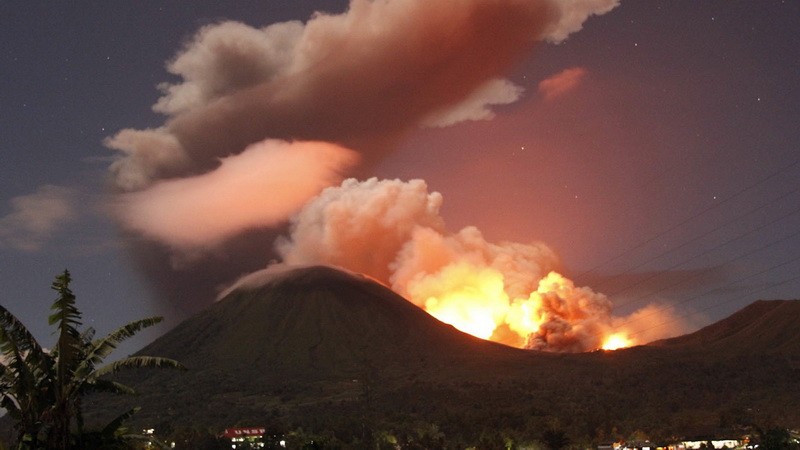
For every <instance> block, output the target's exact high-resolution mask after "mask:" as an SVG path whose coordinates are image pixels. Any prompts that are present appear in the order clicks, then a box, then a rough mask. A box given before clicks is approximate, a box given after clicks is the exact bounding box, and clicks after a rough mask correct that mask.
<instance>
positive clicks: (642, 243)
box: [575, 160, 800, 278]
mask: <svg viewBox="0 0 800 450" xmlns="http://www.w3.org/2000/svg"><path fill="white" fill-rule="evenodd" d="M798 163H800V160H795V161H794V162H792V163H791V164H788V165H786V166H783V167H782V168H780V169H778V170H776V171H774V172H772V173H770V174H769V175H767V176H766V177H764V178H761V179H760V180H758V181H756V182H755V183H753V184H750V185H748V186H746V187H744V188H742V189H740V190H738V191H736V192H735V193H733V194H732V195H729V196H727V197H725V198H723V199H722V200H720V201H718V202H716V203H714V204H712V205H710V206H708V207H706V208H705V209H703V210H702V211H700V212H698V213H696V214H693V215H691V216H689V217H687V218H686V219H684V220H682V221H681V222H679V223H677V224H675V225H673V226H671V227H669V228H667V229H666V230H663V231H661V232H659V233H657V234H656V235H654V236H652V237H650V238H647V239H645V240H643V241H640V242H639V243H638V244H636V245H634V246H633V247H631V248H629V249H627V250H624V251H623V252H621V253H619V254H617V255H616V256H613V257H611V258H609V259H606V260H605V261H603V262H601V263H599V264H597V265H595V266H594V267H592V268H591V269H589V270H586V271H584V272H582V273H580V274H578V275H577V276H576V277H575V278H579V277H582V276H585V275H587V274H589V273H592V272H596V271H597V269H599V268H601V267H603V266H605V265H608V264H609V263H611V262H613V261H616V260H618V259H619V258H621V257H623V256H625V255H627V254H629V253H631V252H632V251H634V250H638V249H640V248H642V247H644V246H645V245H647V244H649V243H651V242H653V241H655V240H656V239H659V238H661V237H663V236H664V235H666V234H668V233H670V232H672V231H675V230H677V229H678V228H680V227H682V226H684V225H686V224H688V223H690V222H691V221H693V220H695V219H697V218H698V217H700V216H702V215H704V214H706V213H708V212H710V211H712V210H714V209H717V208H719V207H721V206H722V205H724V204H727V203H728V202H730V201H732V200H733V199H735V198H738V197H739V196H741V195H742V194H744V193H746V192H749V191H750V190H752V189H755V188H756V187H758V186H760V185H762V184H764V183H766V182H767V181H769V180H771V179H773V178H775V177H777V176H778V175H780V174H782V173H784V172H786V171H788V170H790V169H792V168H794V167H795V166H797V165H798Z"/></svg>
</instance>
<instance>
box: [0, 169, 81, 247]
mask: <svg viewBox="0 0 800 450" xmlns="http://www.w3.org/2000/svg"><path fill="white" fill-rule="evenodd" d="M11 207H12V211H11V212H10V213H8V214H6V215H5V216H3V217H0V247H6V246H7V247H12V248H16V249H18V250H24V251H29V252H33V251H37V250H39V249H40V248H41V246H42V245H43V244H44V243H45V242H46V241H47V240H48V239H49V238H50V237H52V235H53V233H55V232H56V231H57V230H58V229H59V227H61V226H63V225H64V224H66V223H68V222H71V221H73V220H75V218H76V216H77V215H76V213H75V191H74V190H73V189H71V188H67V187H63V186H53V185H50V184H47V185H44V186H40V187H39V189H37V190H36V192H33V193H31V194H27V195H20V196H18V197H14V198H12V199H11Z"/></svg>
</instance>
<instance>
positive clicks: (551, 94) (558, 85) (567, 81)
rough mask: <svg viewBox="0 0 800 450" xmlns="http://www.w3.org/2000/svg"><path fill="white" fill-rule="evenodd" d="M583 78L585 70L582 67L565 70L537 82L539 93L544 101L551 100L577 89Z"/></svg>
mask: <svg viewBox="0 0 800 450" xmlns="http://www.w3.org/2000/svg"><path fill="white" fill-rule="evenodd" d="M585 77H586V69H584V68H583V67H573V68H570V69H565V70H563V71H561V72H559V73H557V74H555V75H553V76H552V77H550V78H548V79H546V80H542V81H541V82H539V93H540V94H542V96H544V99H545V100H553V99H555V98H558V97H561V96H562V95H564V94H566V93H568V92H570V91H572V90H573V89H575V88H576V87H578V85H579V84H580V83H581V82H582V81H583V79H584V78H585Z"/></svg>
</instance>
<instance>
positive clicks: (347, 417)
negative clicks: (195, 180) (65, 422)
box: [86, 267, 800, 444]
mask: <svg viewBox="0 0 800 450" xmlns="http://www.w3.org/2000/svg"><path fill="white" fill-rule="evenodd" d="M799 325H800V301H771V302H763V301H762V302H756V303H754V304H753V305H751V306H750V307H748V308H746V309H745V310H743V311H742V312H740V313H738V314H734V315H733V316H731V317H730V318H729V319H726V320H723V321H721V322H719V323H717V324H714V325H711V326H709V327H706V328H704V329H703V330H700V331H698V332H696V333H693V334H691V335H687V336H683V337H680V338H675V339H671V340H665V341H661V342H658V343H655V344H653V345H647V346H638V347H633V348H629V349H625V350H618V351H614V352H605V351H596V352H590V353H581V354H552V353H544V352H535V351H527V350H521V349H516V348H511V347H507V346H504V345H501V344H496V343H493V342H489V341H484V340H481V339H478V338H475V337H473V336H470V335H467V334H465V333H462V332H460V331H458V330H456V329H455V328H453V327H452V326H450V325H447V324H444V323H442V322H440V321H438V320H436V319H434V318H433V317H431V316H430V315H428V314H427V313H425V312H424V311H422V310H421V309H419V308H417V307H416V306H414V305H413V304H411V303H410V302H408V301H406V300H405V299H404V298H402V297H400V296H399V295H397V294H395V293H394V292H392V291H391V290H389V289H388V288H386V287H385V286H383V285H381V284H379V283H377V282H374V281H372V280H371V279H369V278H366V277H364V276H361V275H356V274H350V273H345V272H342V271H339V270H336V269H332V268H329V267H307V268H300V269H294V270H288V271H285V272H282V273H278V274H275V275H273V276H272V277H271V278H270V279H269V280H268V281H266V282H265V283H264V284H263V285H261V286H259V287H253V288H244V287H243V288H239V289H237V290H235V291H233V292H231V293H230V294H228V295H227V296H226V297H225V298H223V299H222V300H220V301H219V302H217V303H215V304H214V305H212V306H211V307H209V308H208V309H206V310H205V311H203V312H201V313H199V314H197V315H196V316H194V317H193V318H191V319H189V320H187V321H185V322H183V323H182V324H181V325H179V326H178V327H176V328H175V329H173V330H171V331H169V332H168V333H166V334H165V335H164V336H162V337H160V338H158V339H157V340H155V341H154V342H153V343H151V344H150V345H148V346H147V347H145V348H144V349H143V350H142V353H143V354H148V355H158V356H165V357H169V358H175V359H177V360H179V361H181V362H182V363H183V364H184V365H186V366H187V367H188V368H189V370H188V371H187V372H173V371H141V372H134V373H129V374H126V376H125V377H124V379H122V380H121V381H123V382H125V383H127V384H130V385H132V386H133V387H134V388H135V389H136V390H137V391H138V392H139V396H138V397H134V398H128V397H115V398H106V397H95V398H90V399H89V402H87V406H86V411H87V417H88V418H89V419H90V420H91V418H92V417H94V418H101V417H109V416H111V415H112V414H114V413H119V412H120V411H122V410H125V409H126V408H129V407H131V406H133V405H138V406H141V407H142V410H141V412H140V413H139V414H138V415H137V416H135V419H134V423H135V424H136V425H141V426H146V427H156V428H157V429H159V428H165V427H166V428H168V429H175V428H176V427H198V426H200V427H203V428H207V429H218V430H221V429H223V428H225V427H229V426H234V425H247V426H255V425H258V426H268V427H272V428H273V429H276V430H284V431H286V430H293V429H299V428H302V429H305V430H316V431H318V432H322V431H325V432H329V433H333V432H335V433H336V435H337V436H338V438H339V439H341V440H342V442H347V439H346V438H343V437H342V436H345V435H347V436H350V438H351V439H352V438H353V433H355V431H354V430H360V431H358V433H362V434H363V433H366V431H365V430H372V431H375V430H383V431H387V432H388V431H392V432H394V433H400V432H401V431H400V430H406V431H405V432H408V433H410V432H411V431H408V430H410V429H417V428H418V427H419V426H420V424H427V425H433V426H435V429H436V430H438V431H437V433H440V434H441V435H442V436H446V437H447V441H448V442H462V443H464V444H468V443H470V442H477V440H480V439H481V436H484V435H496V434H497V433H499V430H510V431H508V432H509V433H512V434H513V433H517V434H521V435H526V436H527V435H532V436H533V435H536V436H538V434H537V433H541V431H542V430H544V429H548V428H552V427H553V426H554V425H553V424H557V426H558V427H559V428H561V429H564V430H568V431H569V433H571V434H572V435H574V436H582V437H586V436H588V437H589V438H590V439H599V440H603V439H610V438H614V436H612V435H613V433H614V432H616V433H620V432H623V431H626V430H627V432H633V431H635V430H648V432H649V433H652V435H653V436H661V435H664V436H681V435H688V434H696V433H717V432H719V431H720V430H728V431H730V430H738V431H735V432H741V430H742V429H744V428H746V427H750V426H754V425H758V426H763V425H764V424H774V423H776V421H779V422H780V423H784V424H786V426H794V427H796V426H798V425H800V411H799V410H798V408H796V405H797V404H798V403H800V351H798V349H800V334H799V333H798V332H797V330H798V326H799ZM613 430H616V431H613ZM348 433H349V434H348ZM487 433H488V434H487ZM492 433H494V434H492ZM498 439H499V438H498Z"/></svg>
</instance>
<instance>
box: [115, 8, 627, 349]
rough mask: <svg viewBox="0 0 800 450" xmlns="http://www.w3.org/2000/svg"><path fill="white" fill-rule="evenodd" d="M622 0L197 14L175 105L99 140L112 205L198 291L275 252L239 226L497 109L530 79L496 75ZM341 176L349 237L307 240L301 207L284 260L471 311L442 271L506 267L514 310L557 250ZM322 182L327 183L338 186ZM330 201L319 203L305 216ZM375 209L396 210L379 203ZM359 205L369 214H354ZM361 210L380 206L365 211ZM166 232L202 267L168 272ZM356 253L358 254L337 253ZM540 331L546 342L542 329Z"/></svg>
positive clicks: (178, 71)
mask: <svg viewBox="0 0 800 450" xmlns="http://www.w3.org/2000/svg"><path fill="white" fill-rule="evenodd" d="M617 3H618V2H617V1H614V0H452V1H448V2H438V1H429V0H378V1H374V0H351V2H350V5H349V8H348V10H347V11H346V12H344V13H342V14H335V15H333V14H323V13H319V14H316V15H314V16H313V17H312V18H311V19H310V20H308V21H307V22H305V23H302V22H296V21H294V22H284V23H278V24H273V25H269V26H266V27H263V28H254V27H251V26H248V25H244V24H241V23H237V22H222V23H218V24H214V25H209V26H206V27H203V28H202V29H201V30H200V31H199V32H198V33H197V34H196V35H195V36H194V38H193V39H191V40H190V41H189V42H188V44H187V45H186V47H185V48H184V49H183V50H182V51H181V52H180V53H179V54H178V55H177V56H176V57H175V58H174V59H173V60H172V61H171V62H170V63H169V64H168V66H167V69H168V70H169V71H170V72H171V73H172V74H174V75H176V76H178V77H180V78H181V80H182V81H180V82H178V83H174V84H162V85H161V86H160V89H161V91H162V93H163V96H162V97H161V98H160V99H159V100H158V101H157V102H156V104H155V106H154V107H153V108H154V110H155V111H157V112H159V113H162V114H164V115H165V116H166V119H165V122H164V124H163V125H162V126H160V127H157V128H153V129H146V130H133V129H127V130H122V131H120V132H119V133H118V134H116V135H115V136H113V137H111V138H109V139H108V140H107V141H106V145H107V146H108V147H109V148H111V149H114V150H116V151H118V152H119V158H118V159H117V160H116V161H115V162H114V163H113V164H112V166H111V173H112V178H113V182H114V184H115V187H116V188H117V193H118V201H117V202H116V206H117V207H116V208H115V211H116V212H117V217H118V219H119V220H120V222H121V224H122V225H123V226H124V227H125V229H126V230H129V231H130V232H132V233H134V234H136V235H141V236H144V237H146V238H147V239H146V240H145V241H144V242H140V244H141V245H140V246H139V247H136V248H135V249H134V253H135V255H134V256H135V258H136V259H137V260H138V261H141V264H142V265H143V266H144V267H145V270H147V271H149V272H150V275H152V276H153V277H156V278H155V279H157V280H159V281H158V282H157V283H161V284H165V283H174V282H175V281H174V280H189V281H188V283H190V284H191V286H190V287H193V288H196V289H197V288H198V286H200V287H204V288H205V287H208V286H206V285H203V283H204V282H205V281H206V280H208V282H209V283H213V284H214V287H217V285H218V284H220V283H222V282H223V281H224V280H222V279H220V277H221V276H222V275H220V273H225V274H227V275H230V274H229V272H227V271H229V270H230V268H231V267H232V266H234V265H235V264H232V263H231V261H238V262H239V265H237V266H236V267H239V268H240V267H250V268H251V270H252V269H255V268H256V267H259V266H261V267H263V264H264V262H265V261H266V260H268V259H270V255H269V254H268V252H266V251H262V252H261V254H262V255H263V256H262V258H261V259H260V260H252V261H250V260H248V261H247V262H242V261H243V260H244V258H245V256H244V255H243V253H244V254H246V255H247V256H246V257H247V258H252V257H253V256H252V255H253V254H254V253H257V250H258V249H259V248H260V247H259V246H258V245H247V243H245V242H244V241H246V240H249V239H251V238H254V239H257V241H258V243H259V244H262V243H263V242H264V241H265V240H268V238H271V237H274V235H275V234H276V233H277V232H276V231H275V230H276V228H273V227H278V228H277V229H280V224H281V222H284V221H285V220H287V219H288V218H289V217H290V216H291V215H292V214H294V213H296V212H297V211H298V210H300V208H302V207H303V205H304V204H305V203H306V201H307V200H308V199H309V198H310V197H311V196H313V195H315V194H317V193H318V192H319V191H320V189H322V188H323V187H325V186H332V185H335V184H337V183H339V182H340V181H341V177H340V175H341V173H342V172H343V171H346V170H347V169H349V168H352V167H353V164H354V163H355V162H356V160H358V161H360V165H359V170H361V171H362V173H363V171H367V170H368V168H369V166H370V164H373V163H375V162H376V161H378V160H379V159H380V158H381V157H383V156H384V155H386V154H387V153H388V152H391V151H392V150H393V148H394V147H395V144H396V143H397V142H398V140H399V139H401V138H402V136H403V135H404V134H405V133H406V132H408V131H409V130H412V129H415V128H417V127H420V126H448V125H452V124H454V123H457V122H462V121H465V120H486V119H490V118H491V117H492V116H493V115H494V111H493V110H492V107H493V106H496V105H504V104H509V103H512V102H514V101H516V100H517V99H519V98H520V97H521V96H522V94H523V90H522V88H521V87H519V86H516V85H514V84H513V83H511V82H510V81H508V80H505V79H504V78H503V76H504V75H505V74H506V73H507V72H508V70H509V69H510V68H512V66H513V65H514V64H515V63H516V62H517V61H518V60H519V59H520V58H521V57H523V56H525V55H526V54H528V52H529V50H530V49H531V48H532V47H533V46H534V45H535V43H536V42H539V41H542V40H546V41H550V42H560V41H561V40H563V39H564V38H566V37H567V35H568V34H569V33H571V32H574V31H577V30H579V29H580V28H581V26H582V24H583V22H584V21H585V20H586V19H587V18H588V17H590V16H591V15H593V14H603V13H605V12H607V11H609V10H611V9H612V8H613V7H614V6H616V5H617ZM323 142H327V143H329V144H323ZM346 149H351V150H350V151H348V150H346ZM354 152H355V153H354ZM356 154H357V155H358V157H357V158H356V156H355V155H356ZM345 186H347V187H349V188H350V189H349V191H351V194H352V195H356V194H355V192H357V191H359V190H361V191H364V193H363V197H362V198H361V199H360V200H359V199H356V200H353V201H354V203H353V204H351V205H349V207H348V208H346V211H344V213H346V214H344V213H343V214H341V215H340V216H339V218H338V219H336V218H335V217H334V216H335V214H334V212H332V211H330V210H328V209H326V211H325V216H326V218H327V219H329V220H330V221H329V222H327V223H326V226H329V227H331V228H335V229H336V230H337V232H338V233H344V234H339V238H340V239H341V242H339V243H336V244H335V245H332V246H329V247H321V248H315V247H314V246H313V244H307V243H310V242H314V240H315V239H321V238H315V237H314V233H317V232H319V229H318V228H315V227H314V226H310V225H308V224H307V222H306V221H303V220H300V219H297V220H296V221H295V222H294V229H293V230H294V231H293V234H292V236H291V238H290V239H288V240H284V241H282V242H280V243H279V244H278V246H277V248H278V249H279V253H280V255H281V256H283V257H284V258H285V260H286V261H287V262H290V263H293V262H298V263H299V262H302V261H314V262H319V261H332V263H335V264H340V265H342V266H345V267H351V268H352V270H356V271H362V272H366V273H370V274H373V276H376V277H377V278H379V279H381V280H383V281H384V282H386V283H388V284H390V285H391V286H393V287H395V289H397V290H398V291H400V292H401V293H403V294H405V295H408V296H411V297H414V299H415V300H414V301H415V302H418V303H419V302H422V301H423V300H419V299H420V298H422V297H424V296H426V295H427V296H428V297H430V298H433V297H436V301H437V304H438V305H440V308H441V309H442V310H445V309H446V310H452V311H455V312H453V313H452V314H461V313H462V312H459V311H458V308H457V307H454V306H452V302H451V301H450V300H448V299H446V298H444V295H443V294H442V295H439V296H438V297H437V296H436V295H435V293H432V294H429V293H430V292H432V290H434V288H433V287H432V286H433V283H432V282H431V280H433V279H435V278H437V277H438V278H441V277H443V276H445V275H448V276H454V277H456V276H459V275H460V274H463V273H466V272H469V273H473V272H474V273H477V274H479V278H480V277H485V278H486V279H487V280H489V281H488V282H489V283H490V284H491V280H492V279H493V278H496V276H497V273H501V274H502V289H501V291H502V292H503V293H505V295H509V296H510V297H509V299H508V300H505V304H506V305H507V307H508V308H509V309H510V308H512V307H515V308H516V307H518V306H519V305H521V304H522V303H524V302H522V301H521V300H520V301H518V297H519V296H521V295H522V296H528V297H530V295H529V294H530V293H531V292H533V291H537V290H539V289H540V287H539V285H538V283H539V281H540V280H541V279H543V278H544V277H546V276H547V274H548V273H550V271H551V270H552V269H553V268H554V267H555V265H556V258H555V256H554V255H553V254H552V252H551V251H550V250H549V249H548V248H547V247H546V246H544V245H541V244H529V245H521V244H510V243H509V244H506V243H503V244H491V243H488V242H486V241H484V240H483V238H482V236H481V235H480V232H478V231H477V230H476V229H473V228H468V229H465V230H462V231H461V232H459V233H456V234H452V235H450V234H447V233H446V231H445V229H444V224H443V221H442V219H441V217H440V216H439V214H438V206H437V205H438V203H440V202H441V196H439V195H438V194H435V193H434V194H428V193H427V188H426V187H425V185H424V183H422V182H411V183H407V184H401V185H398V186H395V188H394V189H395V191H394V192H391V191H392V189H388V188H385V185H384V184H383V182H378V181H376V180H370V181H368V182H366V183H364V184H360V183H356V182H354V181H346V182H345ZM370 186H371V187H374V188H376V190H371V189H367V187H370ZM379 186H380V188H378V187H379ZM343 189H344V188H343ZM367 191H369V192H367ZM329 192H330V191H323V192H322V194H321V196H320V198H323V199H324V198H325V197H326V196H328V195H334V194H330V193H329ZM378 192H380V195H385V196H387V197H388V198H391V196H392V195H394V196H397V198H395V199H394V200H395V202H396V203H397V205H398V206H395V207H394V209H392V208H390V207H389V206H386V205H388V204H389V202H388V201H386V200H385V199H380V198H378V197H375V195H378V194H377V193H378ZM412 200H413V201H412ZM359 202H360V203H359ZM415 202H416V203H415ZM324 203H325V202H324V200H321V201H318V202H315V203H312V204H311V205H308V206H307V207H306V208H305V209H303V211H302V212H301V213H299V215H298V216H297V217H304V216H307V215H311V214H312V211H313V209H314V205H321V204H324ZM399 205H408V207H410V208H416V209H411V210H405V209H397V208H401V206H399ZM381 207H383V208H387V209H386V211H385V212H386V213H385V214H381V213H380V211H376V210H371V209H370V208H381ZM359 208H360V209H359ZM354 211H360V212H359V213H358V214H355V215H349V214H353V212H354ZM367 217H382V219H381V220H380V221H378V223H367V222H361V221H360V220H362V219H364V220H366V218H367ZM337 220H338V221H339V222H337ZM381 221H383V222H382V223H380V222H381ZM284 223H285V222H284ZM404 227H405V228H404ZM347 233H352V235H351V236H349V237H348V235H347ZM254 236H255V237H254ZM348 239H349V241H348ZM370 240H372V242H373V244H371V245H372V246H373V248H372V251H365V252H362V253H352V249H353V247H347V246H348V245H353V246H355V245H356V244H359V245H362V246H363V247H364V248H368V247H369V245H368V244H366V243H368V242H369V241H370ZM153 242H157V243H158V244H157V245H155V244H153ZM423 243H425V245H423ZM163 244H166V246H167V248H168V249H169V252H170V253H174V252H177V253H178V254H179V255H182V256H184V257H185V256H186V255H191V256H193V258H194V259H192V260H191V264H189V265H188V266H183V267H190V268H191V269H192V271H191V275H192V276H189V272H185V271H184V272H181V273H177V276H167V275H165V274H169V273H171V272H170V270H175V269H176V268H175V267H172V268H170V267H169V265H168V264H167V262H163V263H159V261H161V260H163V259H164V256H165V254H166V253H167V252H166V251H165V250H164V248H163V247H161V245H163ZM326 244H331V243H326ZM428 245H436V246H438V247H437V248H439V249H440V250H441V252H440V253H437V254H434V253H433V252H431V251H430V250H429V248H430V247H428ZM345 248H346V249H347V251H346V252H344V251H343V249H345ZM212 249H213V252H211V253H207V252H208V251H209V250H212ZM325 252H328V253H325ZM343 253H347V255H343ZM467 254H468V255H471V257H466V256H465V255H467ZM172 256H173V257H174V254H173V255H172ZM345 256H346V263H347V264H344V263H338V262H336V261H338V260H339V259H340V258H344V257H345ZM221 262H222V263H221ZM220 266H222V267H220ZM218 269H221V270H218ZM412 269H414V270H416V269H419V272H417V273H414V271H413V270H412ZM228 281H230V279H229V280H228ZM183 284H187V283H183ZM186 287H187V286H175V285H170V286H165V287H164V290H163V291H162V292H166V293H168V294H170V295H173V296H175V297H177V298H190V297H193V292H196V290H195V291H193V292H187V291H185V290H183V289H185V288H186ZM478 289H480V287H479V288H478ZM523 294H524V295H523ZM520 298H521V297H520ZM592 298H594V297H592ZM598 298H599V297H598ZM501 300H502V299H501ZM179 301H180V300H179ZM526 301H527V300H526ZM425 302H427V299H426V300H425ZM598 302H599V300H598ZM501 303H502V302H498V304H501ZM430 309H432V307H431V308H429V310H430ZM462 309H463V308H462ZM553 310H554V311H555V308H554V309H553ZM564 310H565V311H569V310H570V308H567V307H565V308H564ZM493 314H494V313H493ZM503 316H504V317H509V316H510V314H508V313H504V314H503ZM507 322H508V323H503V324H502V325H501V326H500V327H498V328H497V329H496V330H495V331H493V332H494V333H500V334H503V333H504V334H505V335H507V336H508V337H509V339H522V338H524V339H528V336H524V333H521V332H518V330H519V329H520V327H522V325H519V324H513V323H511V322H509V321H507ZM548 323H550V322H548ZM515 327H516V328H515ZM586 328H587V329H588V328H590V327H589V326H588V325H587V326H586ZM562 335H565V333H561V334H560V335H559V336H562ZM540 337H541V338H542V339H544V340H545V341H547V342H549V340H548V339H549V338H547V334H541V336H540ZM581 339H582V338H577V340H579V341H581ZM531 342H533V341H532V340H531ZM531 345H535V344H531ZM559 345H561V346H562V347H563V348H566V347H567V344H563V345H562V344H559ZM587 345H588V344H587ZM544 346H545V347H547V346H550V344H549V343H548V344H544Z"/></svg>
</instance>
